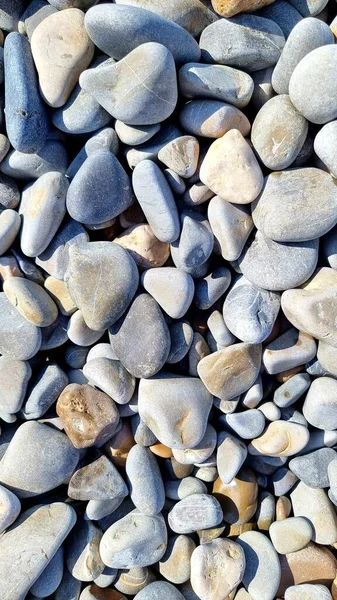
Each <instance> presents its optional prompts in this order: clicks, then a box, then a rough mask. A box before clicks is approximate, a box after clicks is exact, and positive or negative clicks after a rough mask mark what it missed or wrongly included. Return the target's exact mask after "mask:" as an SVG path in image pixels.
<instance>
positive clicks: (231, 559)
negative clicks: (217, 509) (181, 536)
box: [191, 538, 246, 600]
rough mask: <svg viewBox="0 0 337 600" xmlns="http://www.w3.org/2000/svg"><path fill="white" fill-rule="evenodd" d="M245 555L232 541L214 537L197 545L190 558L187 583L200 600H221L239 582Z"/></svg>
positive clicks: (244, 563)
mask: <svg viewBox="0 0 337 600" xmlns="http://www.w3.org/2000/svg"><path fill="white" fill-rule="evenodd" d="M245 568H246V560H245V555H244V552H243V550H242V548H241V547H240V546H239V544H237V543H236V542H232V541H231V540H227V539H223V538H218V539H216V540H213V541H212V542H209V543H208V544H201V545H200V546H198V548H196V549H195V550H194V552H193V554H192V557H191V584H192V588H193V590H194V591H195V593H196V594H197V595H198V596H199V597H200V598H201V600H223V599H224V598H226V597H227V596H228V595H229V594H230V593H231V591H232V590H233V589H234V588H236V587H237V586H238V585H239V583H241V581H242V578H243V575H244V572H245Z"/></svg>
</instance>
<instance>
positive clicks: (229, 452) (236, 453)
mask: <svg viewBox="0 0 337 600" xmlns="http://www.w3.org/2000/svg"><path fill="white" fill-rule="evenodd" d="M246 457H247V447H246V445H245V443H244V442H243V441H242V440H240V439H238V438H237V437H235V436H234V435H232V434H231V433H227V431H221V432H220V433H219V435H218V448H217V458H216V461H217V468H218V473H219V477H220V479H221V481H222V482H223V483H225V484H229V483H230V482H231V481H232V480H233V479H234V477H236V475H237V474H238V472H239V470H240V469H241V467H242V465H243V463H244V461H245V460H246Z"/></svg>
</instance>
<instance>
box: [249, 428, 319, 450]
mask: <svg viewBox="0 0 337 600" xmlns="http://www.w3.org/2000/svg"><path fill="white" fill-rule="evenodd" d="M308 441H309V431H308V429H307V427H305V426H304V425H300V424H299V423H292V422H290V421H273V422H272V423H270V424H269V425H268V427H267V429H266V430H265V432H264V433H263V435H261V436H260V437H258V438H256V439H255V440H253V441H252V442H251V443H250V445H249V449H248V450H249V452H250V453H251V454H263V455H266V456H293V455H294V454H297V453H298V452H300V451H301V450H303V448H305V446H306V445H307V443H308Z"/></svg>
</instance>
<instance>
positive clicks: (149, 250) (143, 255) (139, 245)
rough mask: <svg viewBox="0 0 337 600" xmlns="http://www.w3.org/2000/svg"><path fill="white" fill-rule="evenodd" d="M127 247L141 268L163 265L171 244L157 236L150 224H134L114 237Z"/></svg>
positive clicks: (118, 242) (115, 241)
mask: <svg viewBox="0 0 337 600" xmlns="http://www.w3.org/2000/svg"><path fill="white" fill-rule="evenodd" d="M114 243H115V244H118V245H120V246H122V247H123V248H125V249H126V250H127V251H128V252H129V254H131V256H132V258H133V259H134V261H135V263H136V264H137V265H138V266H139V267H140V268H141V269H150V268H151V267H162V266H163V265H164V264H165V262H166V261H167V259H168V257H169V255H170V246H169V244H168V243H167V242H161V241H160V240H158V238H156V236H155V234H154V233H153V231H152V229H151V227H150V225H147V224H142V225H134V226H132V227H130V228H129V229H126V230H125V231H124V232H123V233H122V234H121V235H119V236H117V237H116V238H115V239H114Z"/></svg>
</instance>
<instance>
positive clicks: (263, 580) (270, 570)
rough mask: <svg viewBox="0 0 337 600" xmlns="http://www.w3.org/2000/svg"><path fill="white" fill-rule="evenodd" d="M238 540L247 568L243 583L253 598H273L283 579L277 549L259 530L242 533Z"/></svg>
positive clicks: (258, 599) (267, 599)
mask: <svg viewBox="0 0 337 600" xmlns="http://www.w3.org/2000/svg"><path fill="white" fill-rule="evenodd" d="M237 542H238V543H239V544H240V546H241V547H242V549H243V551H244V554H245V559H246V570H245V573H244V576H243V584H244V586H245V588H246V590H247V591H248V592H249V594H250V595H251V596H252V598H253V600H273V598H274V597H275V595H276V593H277V589H278V586H279V583H280V579H281V567H280V562H279V559H278V555H277V552H276V550H274V548H273V546H272V544H271V542H270V541H269V539H268V538H267V536H265V535H263V533H260V532H258V531H246V532H245V533H242V534H241V535H240V536H239V537H238V538H237Z"/></svg>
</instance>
